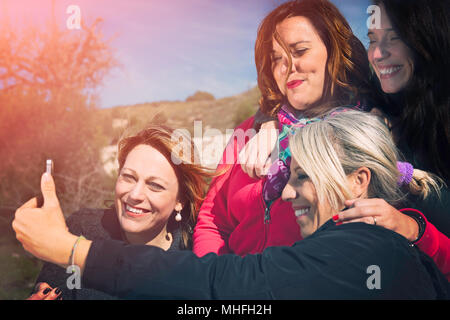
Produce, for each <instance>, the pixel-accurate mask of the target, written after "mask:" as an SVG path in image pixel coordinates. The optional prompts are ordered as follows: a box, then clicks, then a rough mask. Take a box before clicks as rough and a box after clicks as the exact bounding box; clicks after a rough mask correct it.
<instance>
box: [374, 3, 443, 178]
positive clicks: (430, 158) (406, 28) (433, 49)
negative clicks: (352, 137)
mask: <svg viewBox="0 0 450 320" xmlns="http://www.w3.org/2000/svg"><path fill="white" fill-rule="evenodd" d="M373 3H374V4H376V5H383V6H384V7H385V10H386V13H387V15H388V16H389V19H390V20H391V23H392V26H393V28H394V29H395V30H396V32H397V34H398V35H399V37H400V38H401V39H402V40H403V42H404V43H405V44H406V45H407V46H408V47H409V48H410V49H411V51H412V53H413V61H414V71H413V75H412V79H411V81H410V83H409V84H408V86H407V87H406V88H405V89H404V90H402V92H401V93H399V94H397V95H393V96H391V97H390V102H391V103H390V104H391V106H392V103H393V102H394V103H398V102H399V99H398V97H399V96H400V104H401V106H400V108H398V107H397V108H396V107H394V106H393V110H392V109H391V110H388V109H386V110H384V111H385V112H386V113H387V114H389V113H391V114H393V113H394V112H395V111H394V110H395V109H397V110H398V112H397V113H398V114H397V116H398V119H399V121H398V126H399V133H400V135H399V139H400V141H404V142H406V143H407V145H408V146H409V148H411V149H412V151H413V152H414V153H416V154H417V155H418V157H419V161H420V162H421V163H422V165H423V166H425V168H424V169H426V170H430V171H432V172H434V173H435V174H437V175H439V176H441V177H442V178H444V179H445V180H447V181H449V180H450V94H449V89H450V58H449V57H450V23H449V17H450V1H441V0H408V1H407V2H405V1H402V0H373ZM389 96H390V95H388V99H389ZM392 98H394V99H392ZM388 105H389V104H388Z"/></svg>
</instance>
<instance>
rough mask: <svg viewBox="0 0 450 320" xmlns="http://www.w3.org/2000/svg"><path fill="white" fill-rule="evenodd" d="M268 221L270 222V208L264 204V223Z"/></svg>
mask: <svg viewBox="0 0 450 320" xmlns="http://www.w3.org/2000/svg"><path fill="white" fill-rule="evenodd" d="M268 223H270V208H269V207H267V206H266V207H265V209H264V224H268Z"/></svg>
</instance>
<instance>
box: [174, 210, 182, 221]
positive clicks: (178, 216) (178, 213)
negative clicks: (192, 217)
mask: <svg viewBox="0 0 450 320" xmlns="http://www.w3.org/2000/svg"><path fill="white" fill-rule="evenodd" d="M175 221H176V222H180V221H181V214H180V211H178V212H177V214H176V216H175Z"/></svg>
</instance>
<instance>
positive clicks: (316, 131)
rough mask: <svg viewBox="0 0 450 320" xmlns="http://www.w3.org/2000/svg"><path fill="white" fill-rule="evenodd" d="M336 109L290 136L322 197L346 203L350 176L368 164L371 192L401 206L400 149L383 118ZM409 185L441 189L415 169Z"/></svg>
mask: <svg viewBox="0 0 450 320" xmlns="http://www.w3.org/2000/svg"><path fill="white" fill-rule="evenodd" d="M333 111H334V110H332V111H330V113H328V115H327V116H325V118H324V120H323V121H319V122H315V123H311V124H309V125H307V126H304V127H302V128H300V129H298V130H297V131H296V133H295V134H294V135H293V136H291V137H290V139H289V146H290V149H291V153H292V157H293V159H295V160H296V162H297V163H298V164H299V166H300V167H301V168H302V169H303V170H304V171H305V173H306V175H308V176H309V178H310V179H311V181H312V183H313V184H314V186H315V188H316V191H317V196H318V200H319V202H323V201H324V200H325V199H326V200H328V202H329V203H330V205H331V206H332V207H333V208H335V209H337V210H339V209H340V208H342V206H343V203H344V201H345V200H347V199H351V198H352V197H353V196H352V193H351V190H350V189H349V187H348V183H347V175H349V174H351V173H352V172H354V171H356V170H357V169H358V168H361V167H366V168H368V169H369V170H370V172H371V181H370V183H369V186H368V197H369V198H382V199H384V200H386V202H388V203H390V204H391V205H393V206H395V205H398V204H399V202H400V201H401V200H402V199H404V193H403V192H402V190H401V189H400V187H399V186H398V185H397V179H398V177H399V174H400V173H399V171H398V169H397V160H398V158H399V154H398V152H397V148H396V146H395V143H394V141H393V139H392V136H391V133H390V132H389V129H388V128H387V126H386V125H385V123H384V122H383V121H382V120H381V118H379V117H378V116H376V115H373V114H369V113H366V112H361V111H345V112H340V113H337V114H336V113H335V112H333ZM419 178H420V180H421V183H420V184H418V183H417V181H418V179H419ZM410 187H411V191H414V193H416V194H417V193H419V194H421V195H422V196H426V195H427V194H428V193H429V192H430V190H431V189H433V188H434V189H436V190H438V189H439V186H438V184H437V182H436V180H435V178H433V177H432V176H431V175H430V174H428V173H426V172H424V171H417V170H415V171H414V174H413V179H412V182H411V184H410Z"/></svg>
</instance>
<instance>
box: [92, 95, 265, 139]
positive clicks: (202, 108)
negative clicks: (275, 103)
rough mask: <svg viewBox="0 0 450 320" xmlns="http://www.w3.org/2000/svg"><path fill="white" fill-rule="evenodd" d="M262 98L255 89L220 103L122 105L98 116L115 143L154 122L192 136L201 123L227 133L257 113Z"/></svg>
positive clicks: (210, 101) (105, 110)
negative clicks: (194, 124) (186, 131)
mask: <svg viewBox="0 0 450 320" xmlns="http://www.w3.org/2000/svg"><path fill="white" fill-rule="evenodd" d="M259 97H260V92H259V89H258V88H257V87H254V88H252V89H250V90H248V91H245V92H243V93H241V94H238V95H235V96H232V97H226V98H221V99H216V100H205V101H189V102H186V101H184V102H182V101H162V102H152V103H143V104H136V105H131V106H118V107H113V108H108V109H101V110H98V113H99V114H98V115H99V118H101V123H103V124H105V125H106V126H107V127H109V126H111V128H109V129H107V130H112V131H111V132H110V133H111V135H110V136H111V137H112V138H113V141H111V143H112V144H113V143H115V142H116V141H117V139H118V138H119V137H120V136H122V135H123V134H125V135H126V134H127V133H129V132H135V131H137V130H140V129H142V128H144V127H145V126H146V125H147V124H148V123H150V122H152V121H153V122H156V123H164V124H167V125H168V126H171V127H173V128H186V129H188V130H189V131H190V132H191V133H192V132H193V122H194V121H195V120H201V121H202V126H203V129H204V130H205V128H216V129H219V130H221V131H222V132H225V129H232V128H234V127H235V126H236V125H237V124H239V123H240V122H242V121H243V120H245V119H246V118H248V117H249V116H251V115H253V114H254V113H255V112H256V110H257V109H258V100H259ZM121 120H122V121H121ZM114 124H116V125H114ZM114 127H115V128H114ZM124 129H125V130H124Z"/></svg>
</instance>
